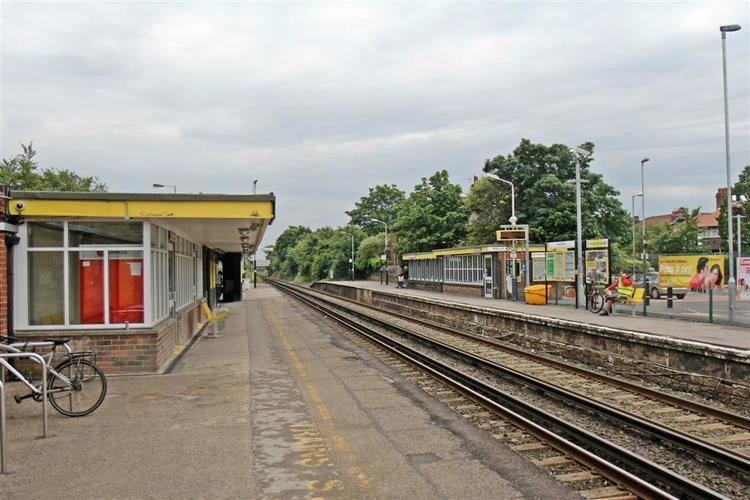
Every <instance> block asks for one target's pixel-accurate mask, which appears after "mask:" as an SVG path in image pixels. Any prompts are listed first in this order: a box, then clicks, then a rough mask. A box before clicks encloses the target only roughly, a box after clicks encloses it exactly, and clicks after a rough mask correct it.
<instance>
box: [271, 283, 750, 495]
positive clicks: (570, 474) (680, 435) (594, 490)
mask: <svg viewBox="0 0 750 500" xmlns="http://www.w3.org/2000/svg"><path fill="white" fill-rule="evenodd" d="M272 284H274V285H275V286H277V287H279V288H281V289H282V290H284V291H286V292H288V293H291V294H292V295H294V296H295V297H296V298H297V299H299V300H301V301H303V302H305V303H307V304H309V305H311V306H313V307H314V308H316V309H317V310H319V311H321V312H323V313H324V314H326V315H328V316H330V317H331V318H334V319H336V321H338V322H340V323H342V324H344V325H346V326H347V327H348V328H350V329H352V330H353V331H356V332H358V333H359V334H360V335H363V336H366V337H367V338H368V339H369V340H370V341H371V342H375V343H377V345H379V346H381V347H382V348H385V349H388V350H389V352H390V353H391V354H390V356H398V357H400V358H401V359H402V360H403V361H402V362H403V363H409V364H410V365H411V366H414V367H417V368H412V369H410V370H407V371H406V373H407V376H409V378H413V379H414V380H415V381H416V382H417V383H418V384H419V385H420V386H423V388H425V390H426V391H427V392H431V393H433V394H434V395H435V396H436V397H438V398H439V399H441V400H443V401H444V402H446V403H447V404H450V405H451V406H452V407H453V408H455V409H456V410H457V411H459V412H461V413H462V414H466V415H467V418H470V419H471V420H473V421H475V422H476V423H477V424H478V425H480V426H481V427H484V428H485V429H487V430H488V431H490V432H491V433H492V434H493V436H495V437H496V438H498V439H500V440H501V441H503V442H505V443H506V444H508V445H509V446H511V447H512V448H513V449H515V450H516V451H518V452H519V453H522V454H524V455H526V456H528V457H529V459H530V460H532V461H533V462H534V463H535V464H537V465H538V466H540V467H542V468H545V469H547V470H549V471H550V473H552V474H553V475H555V477H557V478H558V479H560V480H562V481H565V482H569V483H570V484H571V485H572V486H573V487H574V488H576V489H578V490H579V491H581V492H582V494H583V495H584V496H587V497H590V498H605V497H606V498H610V497H617V498H627V497H628V495H630V494H632V495H635V496H640V497H644V498H655V497H669V496H670V495H674V496H677V497H686V498H723V497H724V496H723V495H724V493H722V492H721V491H714V490H712V489H711V488H710V487H707V486H704V485H702V484H699V483H700V481H694V480H691V479H689V478H687V477H684V476H683V475H681V474H678V473H676V472H674V471H673V470H671V469H670V468H668V467H665V466H662V465H658V464H657V463H656V462H655V461H654V460H649V459H645V458H643V457H641V456H640V455H639V454H637V453H634V452H631V451H628V450H627V449H625V447H623V446H620V445H618V444H615V443H613V442H610V441H608V440H606V439H603V438H602V437H599V436H597V435H596V434H595V433H593V432H588V431H586V430H584V429H583V426H582V425H580V424H579V423H575V422H574V423H570V422H566V421H565V420H563V419H561V418H558V417H557V416H555V415H553V413H558V412H557V411H553V412H550V411H544V410H541V409H539V408H537V407H535V405H534V404H532V403H527V402H524V401H523V399H524V398H519V397H518V396H517V395H514V394H510V393H508V392H507V391H503V390H500V389H499V388H498V387H496V386H495V384H493V383H490V382H489V381H488V380H487V374H492V376H493V377H496V378H497V377H501V378H505V379H511V380H513V381H514V383H516V384H519V385H521V386H523V387H526V388H531V389H532V390H533V391H535V392H538V393H540V394H542V395H543V396H544V397H554V398H556V399H557V400H558V401H563V402H564V404H565V405H569V406H575V407H577V408H579V409H581V408H583V409H584V410H585V411H586V412H588V413H591V414H593V415H596V416H597V418H602V419H606V420H608V421H611V422H615V425H620V426H627V428H630V429H637V431H636V432H637V433H639V434H642V435H644V436H648V438H647V439H652V440H654V441H656V442H659V443H668V444H669V446H671V447H675V448H677V449H679V450H688V452H689V454H690V455H692V456H695V457H700V459H701V460H703V461H705V462H706V463H707V464H711V466H712V467H714V468H716V467H721V468H724V469H729V470H732V471H733V475H734V476H735V477H734V479H733V480H732V481H730V483H731V485H730V486H728V487H726V488H720V489H724V490H725V491H728V492H730V493H729V495H728V496H736V495H735V494H734V493H735V492H736V491H737V488H739V491H743V490H744V488H743V484H744V483H743V481H745V480H746V479H747V478H746V474H747V472H748V470H750V469H748V468H747V466H748V464H750V462H749V461H748V459H747V457H746V456H745V455H744V454H743V453H739V452H738V451H735V450H730V449H726V448H723V447H720V446H717V445H715V444H714V443H710V442H707V441H705V440H699V439H694V438H693V437H692V436H690V435H688V434H686V433H685V432H683V431H682V430H675V429H669V428H667V427H665V426H664V425H663V423H661V422H654V421H652V420H650V419H644V418H641V416H639V415H638V414H636V413H632V412H629V411H623V410H622V408H617V407H613V406H612V405H609V404H605V403H603V402H601V401H598V400H595V401H592V400H591V399H590V398H587V397H586V396H584V395H583V394H580V393H577V392H575V391H573V390H570V388H569V387H570V385H576V384H577V383H578V382H577V381H576V380H575V377H578V376H581V375H575V374H574V373H572V372H571V371H570V370H569V368H570V367H568V366H551V365H550V364H542V367H543V368H539V367H538V366H537V365H538V364H541V361H538V360H532V359H530V358H529V357H528V356H527V354H528V353H523V355H521V354H518V353H516V354H512V355H511V354H510V353H509V352H508V350H507V349H503V350H501V349H498V345H496V343H492V342H488V341H487V340H486V339H478V338H476V337H474V336H471V335H457V334H456V332H453V331H449V330H447V329H443V330H442V331H441V330H440V328H438V327H436V325H430V326H429V328H428V327H427V326H426V325H425V324H424V322H421V323H418V325H419V326H418V328H415V326H414V323H413V320H414V318H409V320H408V321H407V320H406V319H404V318H396V319H394V318H392V317H390V318H388V317H387V315H386V314H385V313H383V312H382V311H377V310H371V309H372V308H368V307H366V306H363V305H361V304H356V303H350V301H346V300H344V299H341V298H333V297H330V296H326V295H325V294H322V293H320V292H312V291H311V290H309V289H304V288H301V287H293V286H290V285H289V284H285V283H283V282H276V281H274V282H272ZM347 302H349V303H347ZM368 309H370V310H368ZM407 323H408V324H409V325H411V326H408V325H407ZM407 326H408V327H407ZM415 329H421V330H428V329H429V330H432V333H431V334H430V335H429V336H428V335H425V334H424V332H421V333H420V332H416V331H414V330H415ZM386 331H387V332H389V333H388V334H386V333H384V332H386ZM393 332H396V333H397V335H399V336H402V337H403V339H398V338H395V337H394V336H392V335H391V333H393ZM406 338H408V340H404V339H406ZM415 344H419V346H421V347H419V348H418V347H416V345H415ZM426 346H428V347H429V349H428V351H429V350H431V351H432V352H440V353H441V355H442V357H443V358H446V357H450V358H452V359H453V360H454V362H450V361H449V362H446V361H445V359H442V360H441V359H440V357H441V356H434V355H432V354H430V353H429V352H426V351H425V349H424V347H426ZM511 350H512V349H511ZM497 356H504V357H505V358H504V359H499V358H497ZM493 358H494V359H493ZM543 359H544V361H548V360H547V359H546V358H543ZM519 360H521V361H519ZM519 363H526V365H527V366H525V368H523V367H519V366H518V365H519ZM514 364H515V366H512V365H514ZM458 365H460V366H458ZM509 365H511V366H509ZM467 367H468V368H467ZM519 368H523V369H519ZM535 368H537V370H535ZM411 370H418V371H417V372H416V373H418V375H415V374H414V373H412V372H411ZM534 371H537V373H536V375H538V376H539V377H544V378H545V380H541V378H538V377H537V376H535V375H530V374H529V373H528V372H534ZM545 371H546V372H547V373H543V372H545ZM551 371H556V372H561V373H562V374H564V375H563V376H562V377H558V379H560V378H564V377H565V376H566V377H567V378H568V380H567V382H565V383H564V384H563V383H562V382H561V385H559V386H558V385H557V383H556V382H555V383H553V382H551V381H550V380H549V379H548V378H547V376H550V377H551V378H555V377H554V376H553V375H555V373H551ZM425 372H426V373H429V376H426V375H423V374H424V373H425ZM588 375H589V376H591V374H588ZM594 375H597V377H590V378H589V379H588V380H589V381H590V382H587V384H593V383H596V384H601V385H602V387H601V388H599V389H597V391H598V392H597V393H600V394H611V393H612V392H613V391H614V389H613V388H616V389H617V390H618V391H619V390H623V391H633V390H634V389H635V388H633V387H626V388H621V387H619V386H618V385H607V384H606V380H604V379H602V378H601V377H599V374H594ZM436 380H439V382H438V384H439V385H441V386H442V388H438V389H435V390H432V388H431V387H430V386H431V385H432V384H433V383H435V382H433V381H436ZM618 382H619V381H618ZM565 384H567V387H566V385H565ZM625 385H626V386H627V384H625ZM446 386H447V387H449V388H446ZM580 389H583V392H586V393H588V392H589V391H593V390H594V389H593V388H592V387H591V386H590V385H589V386H584V387H579V390H580ZM657 396H659V393H654V391H651V392H650V393H649V396H648V397H649V398H657ZM614 397H615V398H616V396H614ZM628 399H631V398H620V399H615V400H617V401H627V400H628ZM666 399H667V400H670V403H669V404H671V405H673V407H675V406H674V405H675V404H677V403H676V402H675V400H674V399H675V398H674V397H673V396H667V397H666ZM649 401H651V399H650V400H649ZM623 404H624V403H623ZM652 404H653V403H646V406H648V405H652ZM665 404H666V403H665ZM690 405H692V406H693V409H684V408H681V409H680V410H679V411H681V412H686V411H687V412H691V411H695V405H696V403H692V402H691V403H690V404H689V405H688V406H690ZM537 406H538V405H537ZM633 406H637V405H633ZM641 406H644V405H641ZM664 413H665V414H666V413H667V412H664ZM729 415H730V416H728V417H725V418H724V420H723V421H727V420H732V423H731V424H727V425H732V426H736V427H739V428H742V427H741V426H742V424H745V425H750V423H748V422H747V421H743V420H742V418H741V417H739V416H737V415H732V414H729ZM720 417H724V415H721V414H716V413H712V414H711V415H710V416H709V417H707V418H715V419H718V418H720ZM675 418H677V419H678V421H679V422H683V421H688V420H686V419H682V420H679V417H675ZM714 430H715V429H714ZM746 431H747V427H745V428H744V432H746ZM737 449H738V450H740V451H744V449H743V448H737ZM738 482H739V486H738ZM745 491H746V490H745Z"/></svg>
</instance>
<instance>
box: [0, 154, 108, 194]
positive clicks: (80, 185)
mask: <svg viewBox="0 0 750 500" xmlns="http://www.w3.org/2000/svg"><path fill="white" fill-rule="evenodd" d="M21 149H22V152H21V153H19V154H17V155H16V156H14V157H13V158H10V159H4V160H3V161H2V163H0V184H5V185H7V186H10V188H11V189H12V190H15V191H97V192H103V191H106V190H107V185H106V184H105V183H103V182H101V181H100V180H99V179H98V178H97V177H82V176H80V175H78V174H76V173H75V172H73V171H71V170H66V169H61V170H58V169H55V168H47V169H44V168H43V169H40V168H39V164H38V163H37V161H36V160H35V159H34V157H35V156H36V151H35V150H34V146H33V143H31V142H30V143H29V145H28V146H27V145H25V144H21Z"/></svg>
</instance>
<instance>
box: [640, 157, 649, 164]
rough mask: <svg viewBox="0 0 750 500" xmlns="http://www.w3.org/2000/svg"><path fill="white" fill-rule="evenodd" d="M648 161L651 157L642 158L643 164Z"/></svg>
mask: <svg viewBox="0 0 750 500" xmlns="http://www.w3.org/2000/svg"><path fill="white" fill-rule="evenodd" d="M647 161H649V158H644V159H642V160H641V165H643V164H644V163H646V162H647Z"/></svg>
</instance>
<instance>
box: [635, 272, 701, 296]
mask: <svg viewBox="0 0 750 500" xmlns="http://www.w3.org/2000/svg"><path fill="white" fill-rule="evenodd" d="M646 276H647V277H648V295H649V297H651V298H652V299H660V298H662V297H666V296H667V287H665V286H659V273H647V274H646ZM633 283H634V284H633V286H634V287H636V288H643V275H636V276H635V281H634V282H633ZM689 291H690V290H689V289H688V288H686V287H679V286H674V287H672V295H673V296H674V297H676V298H678V299H683V298H685V295H687V293H688V292H689Z"/></svg>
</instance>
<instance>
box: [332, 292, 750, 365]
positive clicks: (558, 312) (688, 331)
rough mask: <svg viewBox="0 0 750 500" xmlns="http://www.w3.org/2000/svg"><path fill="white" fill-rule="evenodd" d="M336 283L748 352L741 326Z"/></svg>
mask: <svg viewBox="0 0 750 500" xmlns="http://www.w3.org/2000/svg"><path fill="white" fill-rule="evenodd" d="M336 284H339V285H344V286H353V287H356V288H369V289H372V290H378V291H387V292H389V293H397V294H404V295H411V296H416V297H425V298H429V299H431V300H437V301H444V302H450V303H454V304H471V305H473V306H479V307H484V308H489V309H497V310H505V311H514V312H520V313H523V314H529V315H535V316H543V317H547V318H554V319H561V320H567V321H576V322H580V323H585V324H590V325H600V326H607V327H614V328H618V329H622V330H630V331H633V332H638V333H645V334H651V335H657V336H660V337H671V338H675V339H679V340H686V341H692V342H699V343H702V344H709V345H717V346H724V347H732V348H736V349H740V350H743V351H750V328H748V327H744V326H730V325H724V324H712V323H704V322H698V321H689V320H685V319H678V318H663V317H651V316H645V317H644V316H640V315H636V316H633V315H632V314H630V308H627V312H623V313H619V314H614V315H611V316H599V315H596V314H592V313H590V312H589V311H586V310H585V309H575V308H574V307H571V306H569V305H554V304H547V305H530V304H526V303H524V302H514V301H511V300H496V299H487V298H481V297H470V296H462V295H453V294H450V295H449V294H444V293H439V292H430V291H425V290H416V289H412V288H406V289H403V288H397V287H396V286H395V285H393V284H391V285H384V284H381V283H379V282H377V281H353V282H352V281H337V282H336Z"/></svg>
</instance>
